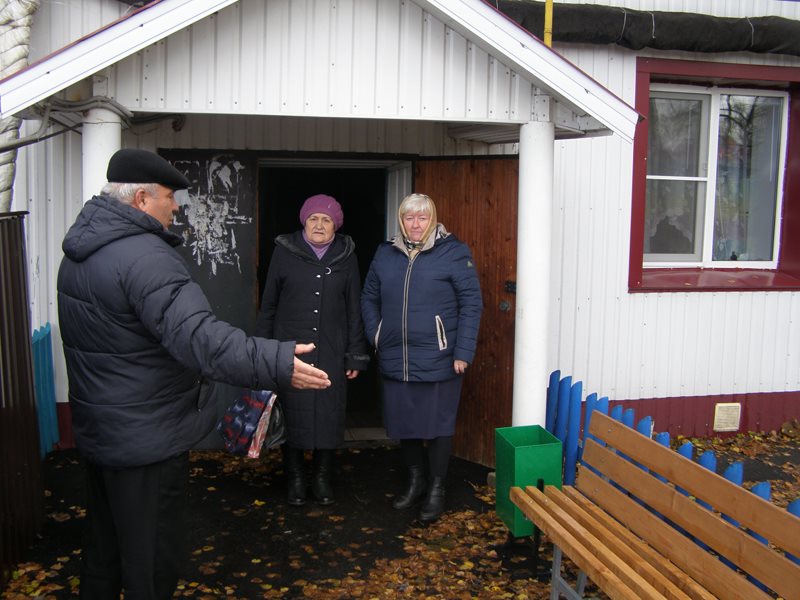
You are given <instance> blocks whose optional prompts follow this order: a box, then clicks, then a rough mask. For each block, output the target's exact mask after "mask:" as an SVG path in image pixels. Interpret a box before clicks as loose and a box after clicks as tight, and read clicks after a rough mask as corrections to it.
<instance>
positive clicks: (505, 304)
mask: <svg viewBox="0 0 800 600" xmlns="http://www.w3.org/2000/svg"><path fill="white" fill-rule="evenodd" d="M498 308H499V309H500V310H501V311H502V312H508V311H510V310H511V302H509V301H508V300H500V304H499V305H498Z"/></svg>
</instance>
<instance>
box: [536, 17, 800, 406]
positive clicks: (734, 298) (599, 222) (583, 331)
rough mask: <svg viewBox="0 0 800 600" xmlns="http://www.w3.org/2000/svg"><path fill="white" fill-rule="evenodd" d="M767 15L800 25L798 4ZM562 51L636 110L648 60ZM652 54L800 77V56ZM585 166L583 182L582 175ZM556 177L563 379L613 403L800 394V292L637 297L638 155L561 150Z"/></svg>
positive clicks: (596, 144)
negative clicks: (633, 290) (795, 72)
mask: <svg viewBox="0 0 800 600" xmlns="http://www.w3.org/2000/svg"><path fill="white" fill-rule="evenodd" d="M594 3H595V4H615V5H620V4H622V3H620V2H608V3H606V2H594ZM642 4H644V3H634V2H626V3H625V6H627V7H629V8H635V9H640V8H642V6H641V5H642ZM686 4H687V3H684V2H680V3H678V2H671V3H669V2H656V3H647V8H649V9H652V10H684V9H688V8H689V7H688V5H687V6H685V5H686ZM692 4H693V3H692ZM702 4H705V3H702ZM745 4H746V5H747V7H744V5H745ZM654 5H655V6H654ZM664 5H670V6H669V8H667V7H666V6H664ZM677 5H680V6H677ZM713 5H714V7H718V8H724V9H725V10H724V12H723V13H722V14H723V15H724V16H743V15H745V14H750V15H751V16H752V15H753V14H760V13H754V12H753V11H752V7H753V5H754V3H752V2H747V3H739V2H714V3H713ZM758 5H759V7H763V6H764V5H769V7H770V8H781V9H782V12H781V13H773V14H782V15H783V16H789V17H793V18H800V3H797V2H759V3H758ZM705 8H706V7H701V8H700V9H699V10H704V9H705ZM746 8H750V11H748V10H746ZM716 12H717V14H720V12H721V11H719V10H718V11H716ZM556 49H557V50H558V51H559V52H561V53H562V54H563V55H564V56H566V58H568V59H569V60H570V61H571V62H573V63H574V64H576V65H577V66H578V67H580V68H581V69H583V70H584V71H586V72H587V73H588V74H589V75H590V76H592V77H593V78H595V79H597V80H598V81H599V82H600V83H601V84H603V85H605V86H607V87H608V88H609V89H610V90H611V91H612V92H614V93H616V94H617V95H619V96H620V97H621V98H622V99H623V100H625V101H626V102H628V103H629V104H631V105H632V104H633V103H634V91H635V90H634V85H635V59H636V53H634V52H632V51H627V50H624V49H621V48H618V47H613V46H608V47H598V46H589V45H579V44H574V45H569V46H566V45H562V46H557V47H556ZM641 54H644V53H641ZM647 54H648V55H652V56H658V57H659V58H677V59H684V60H685V59H691V58H694V59H698V58H699V59H701V60H709V61H727V62H739V63H749V64H765V65H783V66H794V67H799V66H800V59H798V58H796V57H788V56H765V55H760V54H753V53H740V54H737V55H723V56H718V55H716V54H715V55H696V54H695V55H692V54H688V53H685V52H669V53H667V52H659V53H656V52H648V53H647ZM576 165H580V169H581V176H580V177H575V175H574V173H575V166H576ZM555 170H556V171H555V196H556V201H557V203H558V205H557V209H556V211H555V217H554V219H555V221H554V223H553V227H554V256H553V260H554V269H555V272H554V274H553V277H554V287H553V290H554V297H553V306H554V307H555V309H554V310H555V311H556V313H555V314H554V318H553V321H552V323H553V324H552V326H551V335H552V338H551V349H550V353H549V355H550V357H551V360H552V364H551V367H552V368H553V369H556V368H558V369H561V370H562V373H563V374H565V375H566V374H569V375H573V377H575V378H577V379H578V380H582V381H583V382H584V391H585V392H586V393H589V392H598V393H599V394H600V395H607V396H609V397H610V398H612V399H634V398H651V397H674V396H694V395H715V394H730V393H745V392H774V391H794V390H800V320H798V318H799V317H800V293H797V292H689V293H637V294H629V293H628V291H627V281H628V250H629V240H630V218H631V173H632V148H631V146H630V145H628V144H626V143H625V142H623V141H621V140H620V139H619V138H617V137H610V138H595V139H593V140H583V141H581V140H565V141H559V142H556V155H555Z"/></svg>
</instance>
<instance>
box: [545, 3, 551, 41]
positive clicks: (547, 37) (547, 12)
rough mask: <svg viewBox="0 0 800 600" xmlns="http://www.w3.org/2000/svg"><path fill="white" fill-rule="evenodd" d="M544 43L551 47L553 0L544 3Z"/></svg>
mask: <svg viewBox="0 0 800 600" xmlns="http://www.w3.org/2000/svg"><path fill="white" fill-rule="evenodd" d="M544 45H545V46H547V47H548V48H552V47H553V0H545V3H544Z"/></svg>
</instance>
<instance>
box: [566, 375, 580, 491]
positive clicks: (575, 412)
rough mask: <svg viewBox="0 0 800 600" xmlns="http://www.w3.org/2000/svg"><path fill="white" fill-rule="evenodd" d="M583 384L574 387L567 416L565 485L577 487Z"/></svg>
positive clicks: (571, 391) (577, 383)
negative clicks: (576, 476) (576, 475)
mask: <svg viewBox="0 0 800 600" xmlns="http://www.w3.org/2000/svg"><path fill="white" fill-rule="evenodd" d="M582 397H583V382H581V381H578V382H576V383H575V385H573V386H572V389H571V390H570V394H569V414H568V416H567V444H566V448H565V449H564V485H575V472H576V469H577V466H578V440H579V439H580V433H581V398H582Z"/></svg>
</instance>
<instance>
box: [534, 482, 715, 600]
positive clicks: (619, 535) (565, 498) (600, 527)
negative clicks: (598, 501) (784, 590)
mask: <svg viewBox="0 0 800 600" xmlns="http://www.w3.org/2000/svg"><path fill="white" fill-rule="evenodd" d="M573 492H574V493H573ZM544 493H545V496H547V497H548V498H550V499H551V500H552V501H553V502H555V503H556V504H558V505H559V506H560V507H561V509H562V510H564V511H565V512H566V513H568V514H569V515H571V516H572V517H573V518H574V519H575V520H576V521H578V522H579V523H580V524H581V525H583V526H584V527H586V529H588V530H589V531H590V532H591V533H592V535H594V536H595V537H596V538H598V539H601V540H603V543H604V544H605V545H606V546H608V547H609V548H610V549H611V551H612V552H614V554H616V555H617V556H619V557H621V558H622V560H623V561H625V563H626V564H628V565H630V566H631V567H632V568H633V569H634V570H635V571H636V572H637V573H639V575H641V576H642V577H643V578H644V579H645V581H647V582H648V583H650V585H652V586H653V587H654V588H655V589H657V590H658V591H659V592H661V593H662V594H664V596H666V597H667V598H673V599H675V600H692V599H696V598H706V599H708V600H711V599H712V598H714V595H713V594H711V593H710V592H708V591H706V590H704V589H703V588H702V587H701V586H700V585H699V584H698V583H697V582H695V581H692V580H691V578H689V577H687V576H686V575H685V574H684V575H683V579H685V580H687V581H689V582H691V583H693V584H694V586H692V588H691V593H686V591H685V590H684V589H681V587H679V586H678V585H676V583H675V582H674V580H673V579H672V577H671V576H672V575H673V573H672V572H669V567H672V570H673V571H674V572H675V573H679V572H680V571H678V569H676V568H675V565H673V564H672V563H671V562H670V561H669V560H668V559H667V558H665V557H663V556H661V555H660V554H658V553H657V552H656V551H654V550H653V549H652V548H650V546H648V545H647V544H645V543H644V542H643V541H642V540H640V539H639V538H637V537H636V536H634V535H633V534H632V533H631V532H630V531H629V530H628V529H625V528H624V527H623V526H622V525H620V524H619V523H617V522H616V521H614V520H613V519H611V518H610V517H609V516H608V515H606V514H605V513H603V511H601V510H600V509H599V508H597V507H595V509H596V510H594V511H592V510H591V509H590V507H591V506H592V504H591V503H590V502H589V500H588V499H587V498H585V497H581V499H582V500H583V502H581V500H579V499H577V496H580V494H579V493H578V492H577V490H575V488H573V487H571V486H564V487H563V488H562V490H560V491H559V489H558V488H556V487H555V486H546V487H545V489H544Z"/></svg>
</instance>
